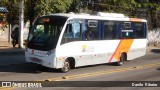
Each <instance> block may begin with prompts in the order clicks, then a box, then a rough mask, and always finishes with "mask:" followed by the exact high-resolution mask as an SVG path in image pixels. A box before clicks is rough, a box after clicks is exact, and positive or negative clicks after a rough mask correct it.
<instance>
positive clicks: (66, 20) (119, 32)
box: [25, 12, 147, 72]
mask: <svg viewBox="0 0 160 90" xmlns="http://www.w3.org/2000/svg"><path fill="white" fill-rule="evenodd" d="M146 36H147V21H146V20H145V19H139V18H129V17H127V16H125V15H123V14H119V13H104V12H98V13H96V14H74V13H55V14H50V15H45V16H41V17H39V18H38V19H37V20H36V21H35V22H34V25H33V27H32V29H31V30H30V33H29V36H28V41H27V45H26V49H25V58H26V62H30V63H35V64H40V65H42V66H45V67H49V68H54V69H59V70H61V71H62V72H68V71H69V70H70V69H71V68H76V67H81V66H88V65H96V64H105V63H113V62H114V63H116V64H117V65H123V64H124V61H126V60H133V59H135V58H138V57H141V56H144V55H145V54H146V46H147V38H146Z"/></svg>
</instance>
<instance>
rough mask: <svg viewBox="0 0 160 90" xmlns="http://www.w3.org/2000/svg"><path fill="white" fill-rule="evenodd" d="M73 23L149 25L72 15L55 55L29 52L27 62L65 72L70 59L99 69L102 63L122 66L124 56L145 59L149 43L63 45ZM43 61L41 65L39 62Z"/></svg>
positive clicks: (127, 19)
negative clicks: (68, 27) (63, 69)
mask: <svg viewBox="0 0 160 90" xmlns="http://www.w3.org/2000/svg"><path fill="white" fill-rule="evenodd" d="M72 19H95V20H106V21H112V20H113V21H126V22H129V21H134V22H146V21H145V20H141V19H130V18H128V17H126V18H115V17H107V18H106V17H100V16H86V15H83V16H81V15H80V16H77V15H71V16H70V17H69V18H68V19H67V21H66V22H65V24H64V26H63V29H62V31H61V33H60V36H59V39H58V42H57V45H56V48H55V51H54V52H52V54H50V55H47V53H48V51H41V50H36V49H29V48H26V49H27V50H26V51H25V57H26V61H27V62H32V63H36V64H41V65H43V66H46V67H50V68H62V67H63V64H64V61H65V60H66V59H67V58H68V57H73V58H74V59H75V67H80V66H86V65H95V64H102V63H111V62H118V61H119V60H120V59H119V58H120V56H121V54H122V53H126V54H127V60H133V59H135V58H138V57H141V56H144V55H145V54H146V43H147V39H146V38H144V39H134V38H133V39H116V40H93V41H92V40H91V41H83V40H82V41H73V42H67V43H64V44H61V41H62V39H63V35H64V33H65V29H66V26H67V22H68V21H69V20H72ZM38 61H39V62H38Z"/></svg>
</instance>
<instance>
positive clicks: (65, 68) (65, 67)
mask: <svg viewBox="0 0 160 90" xmlns="http://www.w3.org/2000/svg"><path fill="white" fill-rule="evenodd" d="M70 69H71V65H70V62H69V60H68V59H66V60H65V62H64V65H63V67H62V68H61V69H60V70H61V72H62V73H66V72H68V71H69V70H70Z"/></svg>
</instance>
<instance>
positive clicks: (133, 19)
mask: <svg viewBox="0 0 160 90" xmlns="http://www.w3.org/2000/svg"><path fill="white" fill-rule="evenodd" d="M130 21H133V22H142V19H138V18H130Z"/></svg>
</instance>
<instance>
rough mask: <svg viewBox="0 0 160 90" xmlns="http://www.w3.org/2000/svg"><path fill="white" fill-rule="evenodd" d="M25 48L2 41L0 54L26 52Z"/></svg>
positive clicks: (0, 42)
mask: <svg viewBox="0 0 160 90" xmlns="http://www.w3.org/2000/svg"><path fill="white" fill-rule="evenodd" d="M24 50H25V48H18V45H16V47H13V46H12V44H11V43H8V42H7V41H0V55H19V54H24Z"/></svg>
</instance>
